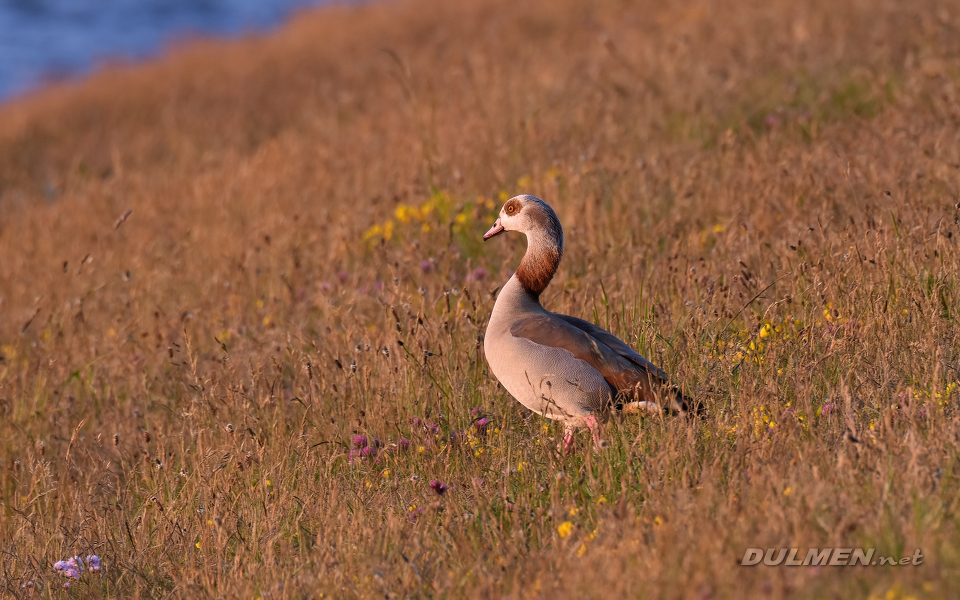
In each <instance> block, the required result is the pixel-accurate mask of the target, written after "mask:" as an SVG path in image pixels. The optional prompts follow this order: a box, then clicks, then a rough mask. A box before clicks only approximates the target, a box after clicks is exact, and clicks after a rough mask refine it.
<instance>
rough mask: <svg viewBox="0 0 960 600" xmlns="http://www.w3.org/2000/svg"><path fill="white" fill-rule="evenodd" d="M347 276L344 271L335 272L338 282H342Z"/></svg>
mask: <svg viewBox="0 0 960 600" xmlns="http://www.w3.org/2000/svg"><path fill="white" fill-rule="evenodd" d="M347 277H348V275H347V272H346V271H340V272H339V273H337V279H339V280H340V283H343V282H344V281H346V280H347Z"/></svg>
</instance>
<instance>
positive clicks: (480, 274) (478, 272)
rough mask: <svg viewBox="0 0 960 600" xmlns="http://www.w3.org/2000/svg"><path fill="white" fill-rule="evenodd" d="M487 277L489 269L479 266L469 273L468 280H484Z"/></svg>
mask: <svg viewBox="0 0 960 600" xmlns="http://www.w3.org/2000/svg"><path fill="white" fill-rule="evenodd" d="M486 277H487V270H486V269H484V268H483V267H477V268H476V269H474V270H473V271H471V272H470V273H469V274H467V281H483V280H484V279H486Z"/></svg>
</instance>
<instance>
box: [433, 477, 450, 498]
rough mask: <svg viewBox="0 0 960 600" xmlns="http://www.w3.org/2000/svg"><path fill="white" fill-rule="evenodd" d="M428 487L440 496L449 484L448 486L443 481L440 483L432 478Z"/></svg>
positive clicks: (448, 487) (447, 488)
mask: <svg viewBox="0 0 960 600" xmlns="http://www.w3.org/2000/svg"><path fill="white" fill-rule="evenodd" d="M430 489H432V490H433V491H435V492H436V493H437V495H438V496H442V495H444V494H446V493H447V490H449V489H450V486H448V485H447V484H445V483H440V482H439V481H437V480H436V479H434V480H433V481H431V482H430Z"/></svg>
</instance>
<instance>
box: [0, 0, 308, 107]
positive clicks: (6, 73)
mask: <svg viewBox="0 0 960 600" xmlns="http://www.w3.org/2000/svg"><path fill="white" fill-rule="evenodd" d="M322 1H323V0H0V101H2V100H3V99H6V98H10V97H12V96H15V95H17V94H22V93H24V92H26V91H29V90H31V89H33V88H35V87H37V86H38V85H40V84H41V83H43V82H44V81H49V80H52V79H62V78H64V77H72V76H78V75H82V74H84V73H87V72H89V71H91V70H92V69H93V68H94V67H95V66H96V65H97V64H98V63H99V62H102V61H104V60H109V59H123V60H136V59H142V58H146V57H149V56H153V55H156V54H157V53H158V52H159V51H161V50H162V49H163V46H164V43H166V42H168V41H170V40H173V39H177V38H182V37H185V36H198V35H237V34H242V33H245V32H253V31H262V30H264V29H267V28H270V27H273V26H276V25H278V24H279V23H281V22H282V21H283V20H284V19H285V18H286V17H288V16H289V15H290V14H291V12H293V11H294V10H295V9H297V8H301V7H304V6H308V5H312V4H318V3H320V2H322Z"/></svg>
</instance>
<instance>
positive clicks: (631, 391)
mask: <svg viewBox="0 0 960 600" xmlns="http://www.w3.org/2000/svg"><path fill="white" fill-rule="evenodd" d="M510 333H511V335H513V336H514V337H522V338H526V339H528V340H530V341H532V342H534V343H537V344H541V345H543V346H550V347H554V348H562V349H564V350H567V351H568V352H570V354H572V355H573V356H574V358H578V359H580V360H582V361H584V362H586V363H587V364H589V365H590V366H592V367H593V368H594V369H596V370H597V371H599V372H600V374H601V375H602V376H603V378H604V379H605V380H606V382H607V383H608V384H609V385H610V387H611V389H612V390H613V392H614V396H621V397H623V396H626V397H629V398H630V399H631V400H639V401H655V400H656V392H658V391H660V389H661V388H663V387H664V386H668V385H669V384H670V382H669V379H668V378H667V376H666V373H664V372H663V371H662V370H660V369H659V368H657V367H656V366H655V365H653V363H651V362H649V361H647V360H646V359H644V358H643V357H642V356H640V355H639V354H637V353H636V352H634V351H633V350H632V349H631V348H630V347H629V346H627V345H626V344H624V343H623V342H622V341H620V340H618V339H617V338H616V337H615V336H614V335H613V334H611V333H609V332H607V331H605V330H603V329H601V328H600V327H597V326H595V325H592V324H590V323H587V322H586V321H583V320H582V319H575V318H573V317H567V316H564V315H556V314H552V313H548V314H540V315H532V316H528V317H523V318H521V319H519V320H517V321H516V322H515V323H514V324H513V325H512V326H511V328H510Z"/></svg>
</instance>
